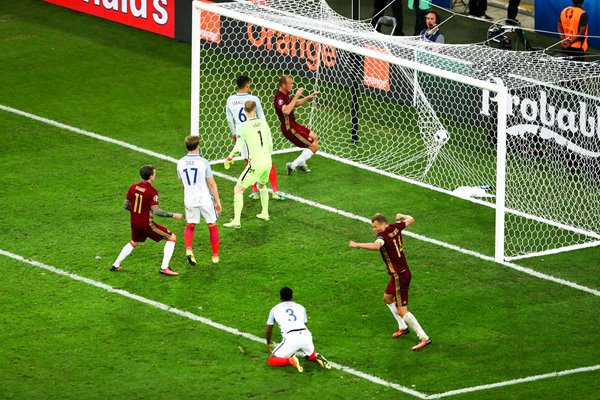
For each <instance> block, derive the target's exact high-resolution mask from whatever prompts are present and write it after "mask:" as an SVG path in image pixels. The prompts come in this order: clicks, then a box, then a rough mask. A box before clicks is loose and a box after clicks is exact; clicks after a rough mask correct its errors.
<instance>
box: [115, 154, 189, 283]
mask: <svg viewBox="0 0 600 400" xmlns="http://www.w3.org/2000/svg"><path fill="white" fill-rule="evenodd" d="M140 176H141V177H142V179H143V181H142V182H138V183H134V184H133V185H131V186H130V187H129V190H128V191H127V195H126V196H125V202H124V203H123V208H124V209H126V210H128V211H129V213H130V214H131V217H130V221H131V241H130V242H129V243H127V244H126V245H125V246H124V247H123V249H122V250H121V252H120V253H119V256H118V257H117V259H116V260H115V262H114V263H113V265H112V267H111V268H110V270H111V271H121V270H123V267H121V263H122V262H123V260H124V259H125V258H127V256H129V255H130V254H131V252H132V251H133V249H135V248H136V246H137V245H138V243H139V242H145V241H146V239H147V238H150V239H152V240H154V241H155V242H160V241H161V240H166V241H167V243H165V250H164V255H163V261H162V265H161V267H160V271H159V272H160V273H161V274H165V275H171V276H177V275H179V274H178V273H177V272H173V271H171V269H170V268H169V261H171V257H172V256H173V250H174V249H175V239H176V237H175V234H174V233H172V232H171V231H170V230H168V229H167V228H165V227H164V226H162V225H159V224H157V223H155V222H154V218H153V216H154V215H158V216H159V217H165V218H175V219H181V217H182V215H181V214H178V213H170V212H166V211H163V210H161V209H160V208H159V207H158V191H157V190H156V189H155V188H154V186H152V182H154V179H156V169H154V167H153V166H152V165H144V166H143V167H142V168H140Z"/></svg>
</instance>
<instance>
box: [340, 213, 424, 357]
mask: <svg viewBox="0 0 600 400" xmlns="http://www.w3.org/2000/svg"><path fill="white" fill-rule="evenodd" d="M414 222H415V219H414V218H413V217H411V216H410V215H403V214H396V222H394V223H393V224H391V225H388V223H387V219H386V218H385V216H383V215H382V214H375V216H374V217H373V218H372V219H371V226H372V228H373V232H375V234H376V235H377V238H376V239H375V242H372V243H356V242H354V241H350V243H348V246H350V247H351V248H356V249H365V250H373V251H377V250H379V251H380V252H381V257H382V258H383V262H384V263H385V266H386V267H387V271H388V274H389V275H390V281H389V283H388V285H387V287H386V288H385V292H384V294H383V301H385V303H386V304H387V306H388V307H389V309H390V311H391V312H392V314H393V315H394V318H396V321H397V322H398V327H399V330H398V331H397V332H395V333H394V334H393V335H392V336H393V337H399V336H401V335H403V334H407V333H408V332H409V330H408V327H407V326H406V325H407V324H408V326H410V327H411V328H412V330H413V331H414V332H415V333H416V334H417V336H418V337H419V342H418V343H417V344H416V345H415V346H413V347H412V348H411V350H419V349H421V348H423V347H425V346H427V345H429V344H430V343H431V340H430V339H429V336H427V334H426V333H425V331H423V328H421V325H419V322H418V321H417V319H416V318H415V316H414V315H413V314H412V313H411V312H410V311H408V287H409V285H410V280H411V273H410V269H409V268H408V263H407V262H406V254H405V253H404V247H403V246H404V244H403V242H402V231H403V230H404V228H406V227H408V226H410V225H412V224H413V223H414Z"/></svg>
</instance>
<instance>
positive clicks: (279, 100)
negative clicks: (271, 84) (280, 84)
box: [273, 92, 285, 111]
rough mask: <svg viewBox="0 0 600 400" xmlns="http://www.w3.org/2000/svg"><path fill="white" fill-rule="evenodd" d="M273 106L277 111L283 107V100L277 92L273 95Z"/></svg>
mask: <svg viewBox="0 0 600 400" xmlns="http://www.w3.org/2000/svg"><path fill="white" fill-rule="evenodd" d="M273 105H274V106H275V109H276V110H279V111H282V110H281V108H282V107H283V106H284V105H285V100H283V98H282V97H281V96H280V95H279V92H277V94H276V95H275V99H274V100H273Z"/></svg>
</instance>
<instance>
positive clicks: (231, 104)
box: [225, 75, 287, 200]
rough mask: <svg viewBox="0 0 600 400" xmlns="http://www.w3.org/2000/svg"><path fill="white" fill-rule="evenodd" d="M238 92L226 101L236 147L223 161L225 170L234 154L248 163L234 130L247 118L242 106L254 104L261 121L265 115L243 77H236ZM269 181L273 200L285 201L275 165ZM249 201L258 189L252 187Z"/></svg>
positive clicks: (247, 80)
mask: <svg viewBox="0 0 600 400" xmlns="http://www.w3.org/2000/svg"><path fill="white" fill-rule="evenodd" d="M236 83H237V87H238V92H237V93H235V94H232V95H231V96H229V98H228V99H227V107H226V111H227V123H228V124H229V129H230V130H231V133H232V134H233V137H232V139H233V141H234V142H235V143H236V145H235V146H234V147H233V150H231V153H229V156H227V158H226V159H225V169H229V167H230V165H231V164H232V163H233V157H235V155H236V153H240V154H241V155H242V157H243V158H244V159H245V160H246V163H247V162H248V161H247V160H248V149H247V148H246V146H243V143H241V142H240V143H239V144H238V143H237V142H238V135H237V133H236V129H237V127H238V126H240V125H241V124H242V123H243V122H246V120H247V119H248V116H247V115H246V114H245V113H244V104H246V102H247V101H250V100H252V101H253V102H255V103H256V116H257V117H258V118H261V119H265V113H264V112H263V109H262V106H261V104H260V100H259V98H258V97H256V96H254V95H252V94H250V78H248V77H247V76H245V75H240V76H238V78H237V80H236ZM269 181H271V187H272V188H273V198H274V199H275V200H285V199H286V198H287V197H286V196H285V194H283V193H281V192H279V186H278V184H277V171H276V170H275V164H272V165H271V172H270V173H269ZM248 197H250V198H251V199H257V198H259V194H258V188H257V187H256V185H252V193H250V195H249V196H248Z"/></svg>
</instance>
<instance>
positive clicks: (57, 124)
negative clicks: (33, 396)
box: [0, 104, 600, 297]
mask: <svg viewBox="0 0 600 400" xmlns="http://www.w3.org/2000/svg"><path fill="white" fill-rule="evenodd" d="M0 110H4V111H7V112H10V113H14V114H18V115H21V116H23V117H27V118H30V119H33V120H36V121H39V122H43V123H45V124H48V125H52V126H55V127H58V128H62V129H66V130H68V131H71V132H74V133H77V134H80V135H84V136H88V137H91V138H94V139H98V140H101V141H104V142H108V143H112V144H116V145H118V146H122V147H125V148H127V149H130V150H133V151H137V152H140V153H144V154H148V155H150V156H152V157H156V158H159V159H161V160H166V161H171V162H172V163H175V164H177V161H178V160H177V159H175V158H173V157H169V156H167V155H164V154H161V153H156V152H154V151H152V150H148V149H144V148H142V147H139V146H136V145H133V144H130V143H127V142H123V141H121V140H116V139H112V138H109V137H107V136H102V135H99V134H97V133H94V132H90V131H85V130H83V129H79V128H75V127H73V126H70V125H66V124H63V123H61V122H58V121H54V120H51V119H48V118H44V117H40V116H38V115H35V114H31V113H28V112H25V111H21V110H17V109H15V108H12V107H8V106H5V105H2V104H0ZM213 174H214V175H215V176H218V177H219V178H223V179H227V180H229V181H232V182H236V181H237V177H233V176H230V175H226V174H223V173H220V172H216V171H213ZM288 198H289V199H291V200H295V201H297V202H299V203H302V204H306V205H309V206H311V207H315V208H319V209H321V210H325V211H329V212H331V213H334V214H339V215H342V216H344V217H347V218H350V219H355V220H357V221H361V222H365V223H368V224H369V223H371V221H370V219H368V218H365V217H361V216H360V215H356V214H353V213H350V212H347V211H343V210H339V209H337V208H334V207H331V206H327V205H324V204H321V203H317V202H315V201H312V200H307V199H304V198H302V197H298V196H294V195H292V194H288ZM403 234H405V235H406V236H410V237H413V238H415V239H418V240H421V241H423V242H427V243H432V244H435V245H437V246H441V247H445V248H447V249H450V250H454V251H457V252H459V253H463V254H467V255H470V256H473V257H477V258H480V259H482V260H485V261H489V262H492V263H495V264H499V265H502V266H505V267H508V268H511V269H514V270H516V271H519V272H522V273H524V274H528V275H531V276H534V277H536V278H540V279H544V280H547V281H550V282H554V283H558V284H559V285H564V286H568V287H570V288H573V289H576V290H580V291H582V292H586V293H590V294H592V295H594V296H597V297H600V290H596V289H592V288H589V287H587V286H583V285H580V284H578V283H574V282H570V281H567V280H565V279H561V278H556V277H554V276H552V275H547V274H543V273H541V272H538V271H535V270H533V269H530V268H526V267H522V266H520V265H517V264H514V263H510V262H506V261H503V262H497V261H496V260H494V258H493V257H490V256H486V255H484V254H481V253H477V252H475V251H472V250H468V249H463V248H462V247H459V246H455V245H453V244H450V243H446V242H442V241H439V240H436V239H432V238H428V237H427V236H423V235H420V234H418V233H413V232H410V231H404V232H403Z"/></svg>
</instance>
